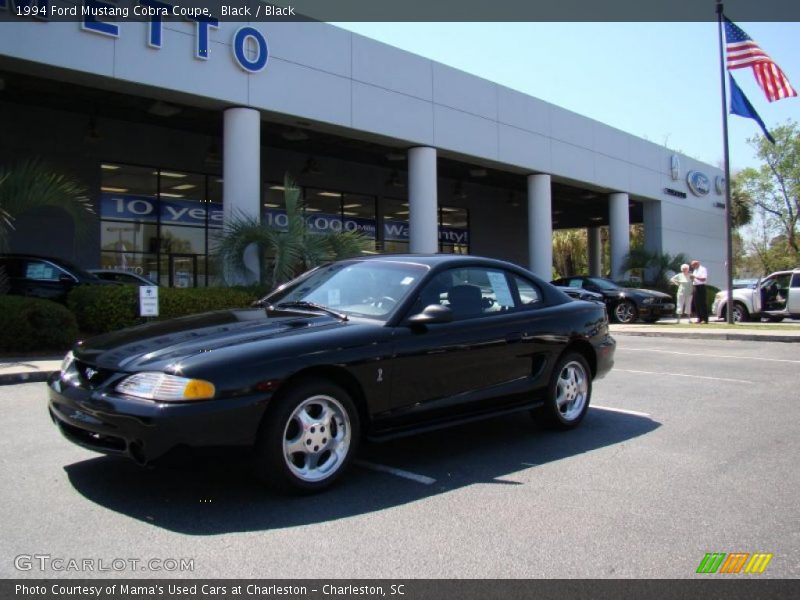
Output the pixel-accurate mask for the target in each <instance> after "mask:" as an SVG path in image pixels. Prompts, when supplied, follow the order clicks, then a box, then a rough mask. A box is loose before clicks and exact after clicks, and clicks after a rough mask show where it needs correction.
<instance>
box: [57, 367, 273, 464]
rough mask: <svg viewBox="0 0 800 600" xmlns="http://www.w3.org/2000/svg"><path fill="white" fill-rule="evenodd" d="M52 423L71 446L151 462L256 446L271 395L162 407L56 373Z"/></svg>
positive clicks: (165, 404) (174, 404) (168, 404)
mask: <svg viewBox="0 0 800 600" xmlns="http://www.w3.org/2000/svg"><path fill="white" fill-rule="evenodd" d="M47 386H48V391H49V396H50V401H49V410H50V416H51V418H52V419H53V422H54V423H55V424H56V425H57V426H58V428H59V429H60V430H61V433H62V434H63V435H64V437H66V438H67V439H68V440H70V441H71V442H73V443H75V444H78V445H79V446H83V447H84V448H88V449H89V450H94V451H95V452H101V453H103V454H116V455H121V456H127V457H129V458H132V459H133V460H135V461H136V462H138V463H140V464H147V463H150V462H152V461H154V460H156V459H158V458H161V457H163V456H165V455H166V454H167V453H169V452H171V451H172V450H175V449H178V448H181V447H183V448H190V449H201V448H218V447H228V446H239V447H241V446H252V445H253V444H254V443H255V441H256V436H257V434H258V428H259V425H260V423H261V418H262V417H263V415H264V411H265V408H266V404H267V402H268V396H265V394H264V393H260V394H259V395H257V396H256V395H247V396H237V397H233V398H221V399H214V400H205V401H199V402H184V403H158V402H152V401H149V400H144V399H138V398H132V397H127V396H122V395H119V394H116V393H114V392H113V391H111V390H109V389H96V390H89V389H86V388H83V387H80V386H75V385H72V384H69V383H65V382H63V381H62V380H61V379H60V375H59V374H55V375H53V376H52V377H50V379H49V380H48V382H47Z"/></svg>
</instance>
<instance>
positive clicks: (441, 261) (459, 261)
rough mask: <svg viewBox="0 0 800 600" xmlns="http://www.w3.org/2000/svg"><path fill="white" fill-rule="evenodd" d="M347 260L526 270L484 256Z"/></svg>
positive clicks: (389, 256) (390, 256)
mask: <svg viewBox="0 0 800 600" xmlns="http://www.w3.org/2000/svg"><path fill="white" fill-rule="evenodd" d="M349 260H354V261H367V260H368V261H378V262H393V263H411V264H417V265H424V266H427V267H431V268H433V267H439V266H441V265H447V266H453V267H457V266H459V265H463V266H469V265H475V264H481V265H486V266H494V267H497V268H502V269H515V270H519V269H522V270H523V271H527V269H525V268H524V267H521V266H520V265H516V264H514V263H511V262H507V261H504V260H499V259H496V258H487V257H485V256H475V255H474V254H375V255H372V256H364V257H358V258H352V259H349Z"/></svg>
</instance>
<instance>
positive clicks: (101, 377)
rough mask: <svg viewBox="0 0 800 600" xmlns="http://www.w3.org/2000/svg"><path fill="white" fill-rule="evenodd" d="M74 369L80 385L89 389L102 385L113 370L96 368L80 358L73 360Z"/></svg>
mask: <svg viewBox="0 0 800 600" xmlns="http://www.w3.org/2000/svg"><path fill="white" fill-rule="evenodd" d="M75 370H76V371H77V372H78V381H79V382H80V386H81V387H84V388H89V389H94V388H97V387H99V386H101V385H103V384H104V383H105V382H106V381H108V379H109V378H110V377H111V376H112V375H113V374H114V371H109V370H107V369H98V368H97V367H94V366H92V365H90V364H88V363H85V362H83V361H80V360H76V361H75Z"/></svg>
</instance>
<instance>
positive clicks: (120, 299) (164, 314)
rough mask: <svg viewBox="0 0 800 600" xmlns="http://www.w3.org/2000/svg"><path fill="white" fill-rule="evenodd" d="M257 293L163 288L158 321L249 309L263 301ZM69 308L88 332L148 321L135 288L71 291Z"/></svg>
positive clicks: (121, 286) (227, 289)
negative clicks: (255, 302)
mask: <svg viewBox="0 0 800 600" xmlns="http://www.w3.org/2000/svg"><path fill="white" fill-rule="evenodd" d="M254 292H256V290H249V289H234V288H159V290H158V295H159V311H158V312H159V316H158V317H157V319H158V320H163V319H171V318H174V317H183V316H186V315H193V314H197V313H202V312H208V311H212V310H225V309H230V308H245V307H247V306H249V305H250V303H251V302H253V301H254V300H256V299H258V298H259V296H258V295H256V294H255V293H254ZM67 305H68V306H69V308H70V310H72V311H73V312H74V313H75V316H76V318H77V320H78V325H79V327H80V329H81V331H84V332H86V333H93V334H94V333H106V332H108V331H115V330H117V329H122V328H124V327H130V326H132V325H138V324H140V323H144V322H145V321H147V319H146V318H143V317H140V316H139V288H138V287H137V286H134V285H119V286H117V285H115V286H111V285H109V286H81V287H78V288H76V289H74V290H73V291H72V292H70V294H69V297H68V298H67Z"/></svg>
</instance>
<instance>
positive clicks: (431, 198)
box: [408, 147, 439, 254]
mask: <svg viewBox="0 0 800 600" xmlns="http://www.w3.org/2000/svg"><path fill="white" fill-rule="evenodd" d="M408 211H409V214H408V237H409V250H410V251H411V252H412V253H413V254H436V253H437V252H438V251H439V214H438V213H439V206H438V201H437V174H436V148H428V147H417V148H411V149H409V151H408Z"/></svg>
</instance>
